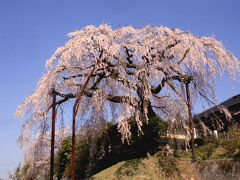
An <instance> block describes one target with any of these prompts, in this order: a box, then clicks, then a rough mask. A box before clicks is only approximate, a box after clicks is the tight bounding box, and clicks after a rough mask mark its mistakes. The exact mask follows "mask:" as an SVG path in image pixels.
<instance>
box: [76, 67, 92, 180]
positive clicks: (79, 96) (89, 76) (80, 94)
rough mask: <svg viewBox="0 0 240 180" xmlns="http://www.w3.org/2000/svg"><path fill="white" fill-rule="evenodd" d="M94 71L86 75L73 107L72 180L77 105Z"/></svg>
mask: <svg viewBox="0 0 240 180" xmlns="http://www.w3.org/2000/svg"><path fill="white" fill-rule="evenodd" d="M94 70H95V66H94V67H93V69H92V70H91V72H90V74H89V75H88V78H87V80H86V82H85V84H84V85H83V87H82V90H81V92H80V93H79V95H78V96H77V99H76V101H75V103H74V105H73V122H72V180H74V174H75V129H76V127H75V123H76V115H77V112H78V108H79V104H80V101H81V98H82V95H83V93H84V90H85V88H86V87H87V84H88V82H89V80H90V78H91V76H92V74H93V72H94Z"/></svg>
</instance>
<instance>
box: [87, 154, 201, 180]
mask: <svg viewBox="0 0 240 180" xmlns="http://www.w3.org/2000/svg"><path fill="white" fill-rule="evenodd" d="M158 161H159V158H158V157H157V156H151V157H146V158H140V159H133V160H128V161H122V162H119V163H117V164H115V165H113V166H111V167H109V168H107V169H105V170H103V171H101V172H100V173H98V174H95V175H94V176H92V177H91V178H90V179H91V180H106V179H107V180H115V179H121V180H125V179H132V180H133V179H136V180H141V179H153V180H154V179H178V180H181V179H197V178H196V177H197V176H196V172H194V171H193V170H192V168H190V166H191V161H190V160H181V161H178V165H177V167H176V168H174V169H162V168H160V166H159V162H158ZM167 161H168V160H167ZM167 163H168V162H167ZM167 171H171V174H172V175H171V176H169V175H168V173H167Z"/></svg>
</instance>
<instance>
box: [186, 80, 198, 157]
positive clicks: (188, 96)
mask: <svg viewBox="0 0 240 180" xmlns="http://www.w3.org/2000/svg"><path fill="white" fill-rule="evenodd" d="M190 81H191V79H188V80H187V82H186V83H185V84H186V94H187V106H188V118H189V123H190V129H191V132H190V134H191V141H192V160H193V161H195V160H196V155H195V144H194V132H193V131H194V124H193V120H192V110H191V101H190V93H189V84H190Z"/></svg>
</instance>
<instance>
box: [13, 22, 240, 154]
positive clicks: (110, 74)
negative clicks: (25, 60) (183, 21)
mask: <svg viewBox="0 0 240 180" xmlns="http://www.w3.org/2000/svg"><path fill="white" fill-rule="evenodd" d="M68 35H69V40H68V41H67V42H66V44H65V45H64V46H62V47H59V48H58V49H57V50H56V51H55V53H54V54H53V55H52V57H51V58H50V59H48V60H47V62H46V73H45V74H44V75H43V76H42V77H41V78H40V80H39V82H38V84H37V87H36V89H35V91H34V92H33V93H32V94H30V95H28V96H27V97H26V99H25V100H24V101H23V102H22V104H20V105H19V107H18V109H17V111H16V115H17V116H18V117H19V118H22V117H23V116H24V114H29V116H30V117H29V119H28V120H27V121H25V123H24V125H23V128H22V134H21V135H20V137H19V141H20V143H21V144H22V145H25V146H31V142H33V141H34V142H35V141H38V140H39V141H40V139H34V133H42V132H43V133H48V130H46V131H42V127H45V126H49V124H50V120H51V111H50V110H51V107H52V101H51V89H52V87H54V88H55V91H56V92H55V93H56V95H57V99H56V105H57V107H58V108H61V109H64V108H65V106H68V105H69V104H70V105H72V106H73V104H74V101H73V100H74V99H75V98H76V97H77V96H78V94H79V92H80V91H81V89H82V87H83V85H84V83H85V82H86V79H87V77H88V75H89V73H90V72H91V70H92V69H93V68H95V69H94V72H93V73H92V75H91V78H90V80H89V83H88V86H87V87H86V89H85V90H84V92H83V94H82V95H83V96H82V99H81V104H80V105H79V108H78V112H77V113H78V116H77V119H78V120H79V122H80V123H79V124H80V125H81V127H82V128H83V127H84V128H85V129H86V131H85V132H87V129H88V128H89V129H92V128H96V129H97V128H98V127H99V126H101V124H102V120H103V119H117V122H118V130H119V132H121V134H122V140H127V141H128V139H129V138H130V137H131V132H130V128H131V127H130V125H129V122H128V121H127V120H128V119H129V118H130V117H134V118H135V121H136V123H137V125H138V128H139V131H140V132H141V126H142V124H143V122H142V119H145V120H146V121H148V120H149V119H150V118H151V117H154V116H156V115H158V116H160V117H162V118H167V119H173V118H174V117H175V116H176V114H179V113H180V114H181V116H182V117H185V119H188V106H187V105H188V104H189V103H188V101H187V94H186V85H187V87H188V90H189V93H190V94H189V96H190V97H191V103H195V102H196V100H197V99H199V98H202V99H203V100H205V101H207V102H210V103H217V102H216V94H215V79H216V78H217V77H220V76H222V75H227V76H228V77H229V78H230V79H231V80H239V72H240V64H239V61H238V60H237V59H236V57H235V56H234V55H232V54H231V53H230V52H229V51H228V50H226V49H225V48H224V46H223V44H222V43H221V42H220V41H218V40H216V39H215V38H214V36H210V37H197V36H196V35H194V34H192V33H190V32H184V31H182V30H180V29H170V28H167V27H163V26H160V27H152V26H145V27H142V28H134V27H132V26H126V27H121V28H116V29H112V28H111V27H110V26H109V25H106V24H103V25H100V26H98V27H96V26H92V25H89V26H86V27H85V28H83V29H81V30H78V31H75V32H72V33H69V34H68ZM140 117H141V118H140ZM142 117H144V118H142ZM33 128H35V132H34V131H33ZM33 132H34V133H33ZM31 147H32V146H31ZM35 148H37V147H35ZM45 148H47V149H48V148H49V147H45ZM28 150H29V152H26V153H30V152H31V150H30V149H28ZM33 156H34V154H31V155H29V156H27V157H26V158H28V157H33ZM45 157H49V154H47V153H46V154H45Z"/></svg>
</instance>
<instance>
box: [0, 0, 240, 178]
mask: <svg viewBox="0 0 240 180" xmlns="http://www.w3.org/2000/svg"><path fill="white" fill-rule="evenodd" d="M239 7H240V1H238V0H211V1H209V0H201V1H194V0H168V1H166V0H165V1H163V0H41V1H37V0H21V1H18V0H5V1H4V0H0V62H1V71H0V82H1V86H0V96H1V100H0V112H1V116H0V124H1V125H0V147H1V148H0V178H4V179H7V172H8V171H12V170H13V169H14V167H16V166H17V165H18V163H19V162H21V161H22V159H23V152H22V150H21V149H20V147H19V145H17V143H16V139H17V137H18V135H19V134H20V131H21V124H22V122H23V121H24V119H22V120H17V119H16V118H15V117H14V112H15V110H16V109H17V106H18V104H20V103H21V101H22V100H23V99H24V98H25V96H26V95H27V94H29V93H31V92H32V91H33V90H34V88H35V86H36V84H37V82H38V80H39V78H40V77H41V76H42V75H43V73H44V72H45V61H46V60H47V59H48V58H49V57H50V56H51V54H52V53H53V52H54V50H55V49H56V48H57V47H59V46H61V45H63V44H64V42H65V41H66V40H67V35H66V34H67V33H68V32H72V31H75V30H77V29H81V28H82V27H84V26H86V25H89V24H93V25H99V24H101V23H108V24H110V25H111V26H112V27H119V26H125V25H133V26H134V27H141V26H144V25H146V24H152V25H155V26H158V25H163V26H168V27H170V28H174V27H177V28H180V29H182V30H185V31H191V32H192V33H194V34H196V35H198V36H203V35H204V36H209V35H212V34H214V35H215V37H216V39H218V40H221V41H222V42H223V43H224V45H225V47H226V48H227V49H228V50H230V51H231V52H232V53H233V54H234V55H235V56H236V57H237V58H238V59H240V51H239V42H240V35H239V33H240V21H239V19H240V11H239ZM234 85H235V89H232V87H231V85H230V84H228V83H227V81H226V80H225V79H223V80H222V81H217V98H218V101H219V102H221V101H223V100H225V99H227V98H229V97H231V96H233V95H236V94H239V93H240V85H239V84H234Z"/></svg>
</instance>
